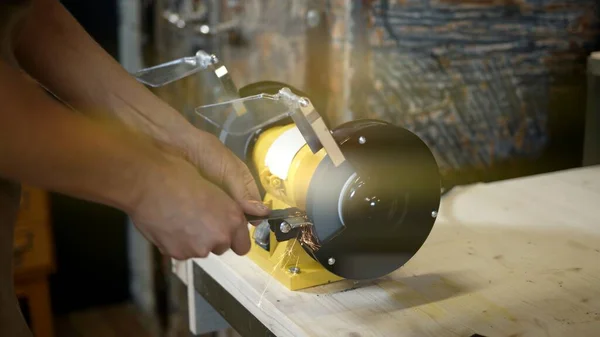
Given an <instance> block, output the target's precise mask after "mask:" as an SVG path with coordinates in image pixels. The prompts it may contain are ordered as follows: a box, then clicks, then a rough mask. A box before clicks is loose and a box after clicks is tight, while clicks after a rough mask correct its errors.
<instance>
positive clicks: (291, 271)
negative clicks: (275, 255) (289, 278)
mask: <svg viewBox="0 0 600 337" xmlns="http://www.w3.org/2000/svg"><path fill="white" fill-rule="evenodd" d="M288 270H289V271H290V273H292V274H299V273H300V268H298V267H290V268H289V269H288Z"/></svg>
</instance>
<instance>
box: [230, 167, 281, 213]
mask: <svg viewBox="0 0 600 337" xmlns="http://www.w3.org/2000/svg"><path fill="white" fill-rule="evenodd" d="M233 163H234V165H232V166H235V167H234V168H233V169H232V171H234V172H235V173H233V172H232V174H226V175H225V176H224V179H223V188H224V189H225V190H227V192H228V193H229V195H230V196H231V197H232V198H233V199H234V200H235V201H237V202H238V203H239V204H240V206H241V207H242V209H243V210H244V213H247V214H252V215H267V214H269V212H270V209H269V207H267V206H266V205H265V204H264V203H263V202H261V199H260V193H259V191H258V186H257V185H256V180H255V179H254V177H253V176H252V173H250V170H249V169H248V167H247V166H246V165H245V164H244V163H243V162H242V161H241V160H239V159H238V158H237V157H235V159H234V160H233Z"/></svg>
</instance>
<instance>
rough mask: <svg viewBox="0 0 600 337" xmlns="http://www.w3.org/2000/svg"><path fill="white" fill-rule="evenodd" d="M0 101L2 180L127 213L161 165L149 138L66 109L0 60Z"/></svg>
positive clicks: (159, 155)
mask: <svg viewBox="0 0 600 337" xmlns="http://www.w3.org/2000/svg"><path fill="white" fill-rule="evenodd" d="M0 101H1V102H2V109H0V177H3V178H8V179H11V180H15V181H20V182H23V183H29V184H32V185H36V186H39V187H42V188H45V189H48V190H51V191H56V192H59V193H64V194H67V195H71V196H73V197H77V198H82V199H86V200H90V201H94V202H99V203H104V204H107V205H110V206H113V207H116V208H119V209H122V210H124V211H126V212H129V211H132V210H133V208H134V207H135V205H136V203H137V202H138V200H139V198H140V197H141V195H142V194H143V191H144V188H143V186H145V184H147V180H148V179H152V178H151V177H152V176H153V174H155V173H154V172H156V171H160V168H162V167H163V166H162V165H163V163H164V160H165V159H164V157H163V155H162V152H161V151H159V150H158V149H157V148H156V147H155V146H154V145H153V144H152V142H151V141H150V140H148V139H144V137H140V136H137V135H134V134H133V133H132V132H130V131H129V130H126V129H124V128H123V126H122V125H121V124H120V123H116V125H112V126H111V125H110V123H105V122H99V121H97V120H92V119H91V118H90V117H87V116H84V115H82V114H79V113H77V112H74V111H72V110H69V109H68V108H67V107H65V106H64V105H62V104H60V103H59V102H57V101H56V100H54V99H53V98H52V97H50V96H49V95H48V94H46V93H45V92H44V91H43V90H42V89H40V88H39V87H38V86H37V85H36V84H35V83H33V82H30V81H29V80H27V79H25V78H24V77H23V75H21V74H20V73H19V72H18V71H16V70H15V69H13V68H10V67H9V66H7V65H6V64H5V63H2V62H0ZM154 176H156V174H155V175H154Z"/></svg>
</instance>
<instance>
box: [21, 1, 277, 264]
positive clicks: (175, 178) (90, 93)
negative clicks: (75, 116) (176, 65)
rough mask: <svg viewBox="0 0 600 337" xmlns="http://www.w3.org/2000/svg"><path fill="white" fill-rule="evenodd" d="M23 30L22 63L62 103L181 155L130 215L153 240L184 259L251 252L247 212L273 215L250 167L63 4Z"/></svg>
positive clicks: (48, 6)
mask: <svg viewBox="0 0 600 337" xmlns="http://www.w3.org/2000/svg"><path fill="white" fill-rule="evenodd" d="M19 32H20V33H19V35H18V36H17V37H16V38H15V41H14V45H15V54H16V58H17V60H18V61H19V65H20V66H21V67H22V68H23V69H24V70H25V71H26V72H27V73H28V74H29V75H31V76H32V77H33V78H35V79H36V80H37V81H39V82H40V83H41V84H43V85H44V86H45V87H46V88H48V89H49V90H50V91H52V92H53V93H54V94H55V95H56V96H58V97H60V99H61V100H63V101H65V102H66V103H68V104H69V105H70V106H71V107H73V108H74V109H76V110H78V111H79V112H81V113H83V114H86V115H88V116H90V115H93V116H101V117H108V118H109V119H112V118H116V119H117V120H120V121H121V122H123V123H124V124H126V125H127V126H129V127H130V128H132V129H134V130H136V131H138V132H140V133H143V134H145V135H147V136H149V137H151V138H152V139H153V140H154V141H155V143H157V144H160V145H161V146H162V148H163V150H164V149H167V148H168V149H169V150H172V151H173V152H175V153H176V154H178V156H179V157H178V156H177V155H174V156H173V158H172V160H171V161H172V162H173V164H169V165H167V166H168V167H169V169H166V168H161V169H160V171H161V174H163V175H164V176H163V175H158V176H156V177H155V179H154V180H150V181H147V182H145V183H143V184H146V185H147V186H142V187H141V188H142V189H143V190H144V191H145V192H144V195H143V198H141V200H142V201H140V202H139V203H137V205H135V206H134V208H133V211H131V209H130V210H129V211H128V213H133V216H134V220H135V223H136V224H137V225H138V228H140V229H141V230H142V231H143V232H144V233H145V234H146V235H147V236H148V237H149V239H151V240H152V241H153V242H156V243H157V244H158V245H159V246H162V249H163V250H165V252H166V253H169V254H171V253H174V254H176V255H177V256H178V257H183V256H195V253H204V251H205V250H208V251H215V252H217V253H218V252H221V251H222V249H224V248H223V247H226V246H228V244H227V243H228V242H231V243H232V248H234V250H236V252H238V253H240V252H242V253H243V252H245V251H246V250H247V246H248V243H249V237H248V230H247V227H246V226H247V223H246V221H245V219H244V213H248V214H252V215H265V214H266V213H268V211H269V210H268V209H266V208H261V207H260V206H261V203H260V202H259V201H260V196H259V194H258V190H257V186H256V183H255V182H254V179H253V178H252V176H251V175H250V173H249V171H248V168H247V167H246V166H245V165H244V163H242V162H241V161H240V160H239V159H238V158H237V157H235V156H234V155H233V154H232V153H231V152H230V151H229V150H228V149H227V148H226V147H225V146H224V145H223V144H221V143H220V142H219V141H218V139H216V138H215V137H214V136H212V135H209V134H207V133H205V132H202V131H200V130H197V129H196V128H195V127H194V126H192V125H191V124H190V123H188V122H187V121H186V120H185V118H184V117H183V116H182V115H181V114H180V113H178V112H177V111H175V110H174V109H173V108H171V107H170V106H169V105H168V104H166V103H165V102H163V101H162V100H161V99H159V98H158V97H156V96H154V95H153V94H152V93H151V92H150V91H149V90H148V89H147V88H145V87H144V86H142V85H141V84H140V83H138V82H137V81H136V80H135V79H134V78H132V77H131V76H130V74H128V73H127V72H126V71H125V70H124V69H123V68H122V67H121V66H120V65H119V64H118V63H117V62H116V61H115V60H113V59H112V58H111V57H110V55H108V54H107V53H106V52H105V51H104V50H102V48H101V47H100V46H99V45H98V44H97V43H95V42H94V41H93V40H92V39H91V37H90V36H89V35H88V34H87V33H86V32H85V30H84V29H83V28H82V27H81V26H80V25H79V24H78V23H77V21H76V20H75V19H74V18H73V17H72V16H71V15H70V13H69V12H68V11H67V10H66V9H65V8H64V7H63V6H62V5H61V4H60V2H59V1H57V0H35V1H34V4H33V7H32V10H31V12H30V14H29V16H28V17H27V19H26V20H25V23H24V24H23V25H22V26H21V27H20V30H19ZM57 59H60V60H61V66H60V67H57V66H56V62H55V60H57ZM164 152H165V155H170V154H169V153H171V154H172V152H171V151H164ZM184 158H185V159H187V161H186V160H185V159H184ZM144 179H145V177H144ZM161 181H162V182H161ZM161 226H162V227H161ZM194 226H197V228H195V227H194ZM240 226H241V229H240ZM234 230H235V233H234V232H232V231H234ZM202 232H206V233H207V234H206V235H207V236H206V238H204V237H203V238H201V237H200V236H201V235H202ZM184 233H188V234H187V235H186V234H184ZM162 235H164V237H163V236H162ZM177 240H183V241H182V242H183V243H182V244H181V245H180V246H181V247H179V246H178V244H177V242H178V241H177ZM203 247H204V248H203ZM201 255H202V256H203V255H205V254H201Z"/></svg>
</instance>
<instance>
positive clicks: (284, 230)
mask: <svg viewBox="0 0 600 337" xmlns="http://www.w3.org/2000/svg"><path fill="white" fill-rule="evenodd" d="M279 230H280V231H281V232H282V233H289V232H290V231H291V230H292V226H291V225H290V224H289V223H287V222H285V221H284V222H282V223H281V225H279Z"/></svg>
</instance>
